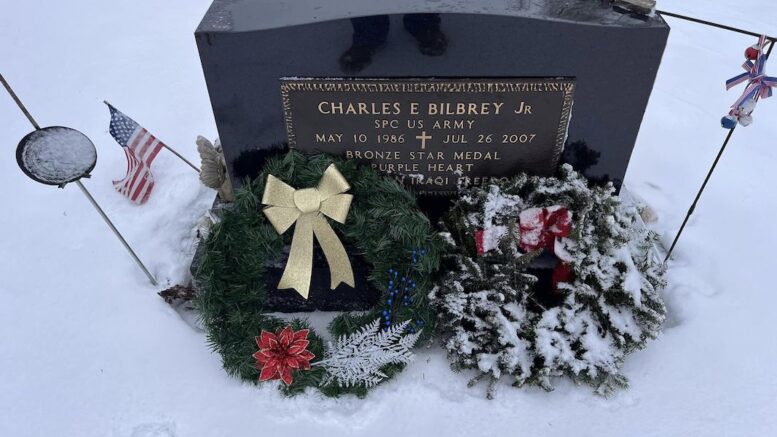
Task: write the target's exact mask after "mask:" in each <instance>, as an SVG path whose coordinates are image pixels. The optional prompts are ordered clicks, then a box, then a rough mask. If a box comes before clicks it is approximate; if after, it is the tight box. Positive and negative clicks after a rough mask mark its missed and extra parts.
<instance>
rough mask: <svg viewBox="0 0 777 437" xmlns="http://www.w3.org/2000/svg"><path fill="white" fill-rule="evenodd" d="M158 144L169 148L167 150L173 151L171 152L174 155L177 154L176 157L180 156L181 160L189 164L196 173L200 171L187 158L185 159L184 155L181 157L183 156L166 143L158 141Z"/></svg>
mask: <svg viewBox="0 0 777 437" xmlns="http://www.w3.org/2000/svg"><path fill="white" fill-rule="evenodd" d="M160 144H162V147H164V148H165V149H167V150H169V151H171V152H173V154H174V155H175V156H177V157H179V158H181V160H182V161H183V162H185V163H187V164H189V167H191V168H193V169H194V171H196V172H197V173H199V172H200V169H199V168H197V167H195V166H194V164H192V163H191V162H189V160H188V159H186V158H184V157H183V156H182V155H181V154H180V153H178V152H176V151H175V150H173V148H172V147H170V146H168V145H167V144H165V143H160Z"/></svg>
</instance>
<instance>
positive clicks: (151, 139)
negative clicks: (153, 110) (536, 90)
mask: <svg viewBox="0 0 777 437" xmlns="http://www.w3.org/2000/svg"><path fill="white" fill-rule="evenodd" d="M155 141H156V138H154V136H153V135H151V134H149V135H148V139H147V140H146V142H145V144H143V147H141V148H140V153H138V158H140V160H141V161H143V162H146V159H145V157H146V151H147V150H148V147H149V146H150V145H151V144H152V143H153V142H155Z"/></svg>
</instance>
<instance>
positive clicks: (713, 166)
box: [664, 13, 775, 264]
mask: <svg viewBox="0 0 777 437" xmlns="http://www.w3.org/2000/svg"><path fill="white" fill-rule="evenodd" d="M664 14H666V13H664ZM693 21H698V20H693ZM702 24H709V23H706V22H702ZM715 27H721V25H716V26H715ZM723 28H724V29H725V28H726V27H723ZM727 30H731V29H727ZM735 31H738V32H740V33H745V31H740V30H738V29H736V30H735ZM767 39H768V40H770V41H771V44H769V49H768V50H767V51H766V57H767V58H768V57H769V55H771V53H772V49H773V48H774V44H775V39H774V38H768V37H767ZM735 130H736V125H734V127H732V128H731V129H730V130H729V131H728V135H726V139H725V140H724V141H723V145H722V146H721V147H720V150H719V151H718V156H716V157H715V161H713V162H712V167H710V170H709V171H708V172H707V177H705V178H704V182H703V183H702V184H701V188H699V192H698V193H696V198H695V199H693V203H692V204H691V207H690V208H689V209H688V213H687V214H686V215H685V220H683V224H682V225H681V226H680V230H679V231H677V235H675V237H674V241H672V246H671V247H670V248H669V252H667V253H666V257H665V258H664V264H666V263H667V261H669V257H670V256H672V252H673V251H674V248H675V246H676V245H677V240H679V239H680V235H682V234H683V231H684V230H685V225H687V224H688V220H689V219H690V218H691V214H693V211H694V210H695V209H696V204H697V203H698V202H699V198H700V197H701V193H703V192H704V189H705V188H706V187H707V182H709V181H710V177H711V176H712V173H713V172H714V171H715V168H716V167H717V166H718V161H720V157H721V156H723V152H724V151H725V150H726V146H728V142H729V140H731V136H732V135H733V134H734V131H735Z"/></svg>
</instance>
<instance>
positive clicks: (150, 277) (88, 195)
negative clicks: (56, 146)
mask: <svg viewBox="0 0 777 437" xmlns="http://www.w3.org/2000/svg"><path fill="white" fill-rule="evenodd" d="M0 82H2V83H3V86H4V87H5V89H6V91H8V94H10V95H11V98H12V99H13V100H14V102H16V105H17V106H18V107H19V109H21V110H22V112H23V113H24V115H25V116H27V120H29V121H30V124H32V126H33V127H34V128H35V130H40V125H38V123H37V122H36V121H35V119H34V118H32V115H31V114H30V113H29V111H27V108H26V107H25V106H24V104H23V103H22V101H21V100H20V99H19V97H18V96H17V95H16V93H15V92H14V91H13V89H12V88H11V85H9V84H8V82H6V80H5V78H4V77H3V75H2V73H0ZM75 183H76V185H78V188H80V189H81V192H82V193H84V196H86V198H87V199H89V203H91V204H92V206H93V207H94V209H96V210H97V212H98V213H100V216H101V217H102V218H103V220H105V223H106V224H108V227H110V228H111V230H112V231H113V233H114V234H116V237H117V238H118V239H119V241H121V243H122V244H123V245H124V247H125V248H126V249H127V251H128V252H129V253H130V255H131V256H132V259H134V260H135V262H136V263H137V264H138V267H140V268H141V270H143V273H145V274H146V276H147V277H148V280H149V281H151V284H153V285H154V286H155V287H156V286H157V285H159V284H158V283H157V281H156V278H154V276H153V275H152V274H151V272H149V271H148V269H147V268H146V266H145V265H143V262H142V261H140V258H138V256H137V255H136V254H135V251H134V250H132V247H130V245H129V243H127V240H125V239H124V237H123V236H122V235H121V233H120V232H119V230H118V229H116V226H114V225H113V222H111V219H109V218H108V216H107V215H106V214H105V212H104V211H103V209H102V208H100V205H98V204H97V201H96V200H94V197H92V194H91V193H90V192H89V190H87V189H86V187H85V186H84V184H82V183H81V180H76V181H75Z"/></svg>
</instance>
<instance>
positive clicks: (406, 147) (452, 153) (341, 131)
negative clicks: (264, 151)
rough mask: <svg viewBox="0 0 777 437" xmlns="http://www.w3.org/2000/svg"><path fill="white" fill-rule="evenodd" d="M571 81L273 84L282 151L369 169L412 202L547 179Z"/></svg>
mask: <svg viewBox="0 0 777 437" xmlns="http://www.w3.org/2000/svg"><path fill="white" fill-rule="evenodd" d="M574 90H575V80H574V79H573V78H499V79H464V78H456V79H362V78H348V79H318V78H302V79H300V78H289V79H282V80H281V94H282V96H283V109H284V117H285V123H286V130H287V134H288V141H289V146H290V147H292V148H296V149H298V150H300V151H303V152H315V153H320V152H327V153H332V154H336V155H340V156H343V157H345V158H348V159H360V160H364V161H368V162H370V163H371V165H372V166H373V167H374V168H375V169H377V170H380V171H382V172H384V173H388V174H392V175H394V176H396V177H397V178H398V179H400V180H401V181H402V182H403V183H405V184H406V185H407V186H408V187H410V188H412V189H413V190H414V191H416V192H417V193H420V194H442V195H447V194H452V193H454V192H455V190H456V187H457V186H459V185H460V184H464V185H482V184H485V183H488V182H489V181H491V180H493V179H500V178H504V177H509V176H512V175H514V174H515V173H517V172H519V171H526V172H529V173H532V174H538V175H551V174H553V173H554V172H555V169H556V167H557V165H558V161H559V158H560V156H561V152H562V150H563V148H564V142H565V140H566V134H567V128H568V126H569V120H570V115H571V110H572V98H573V95H574Z"/></svg>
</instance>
